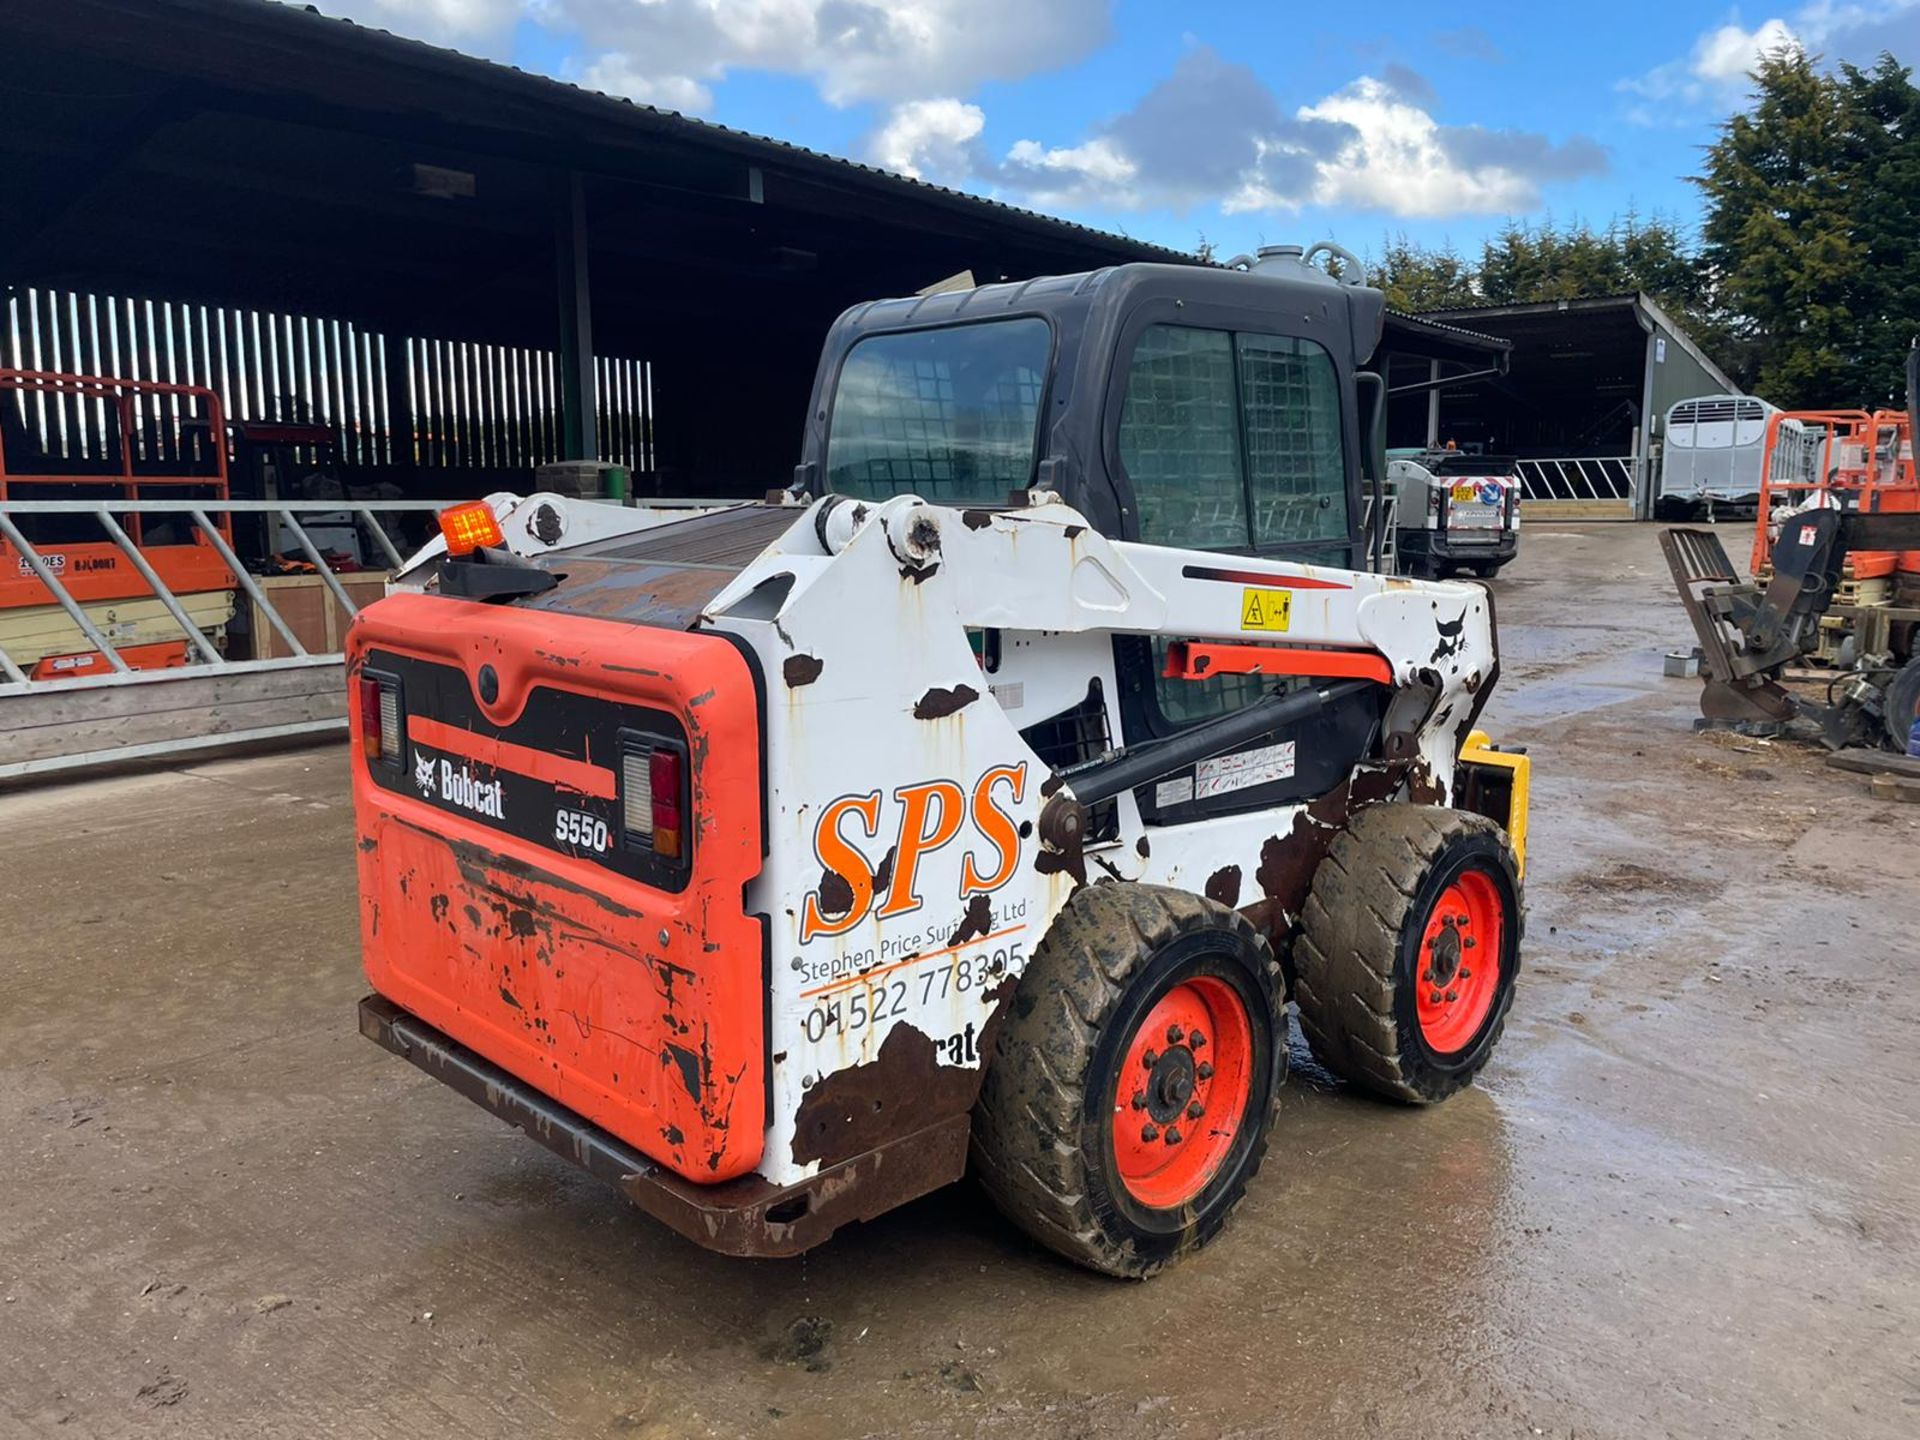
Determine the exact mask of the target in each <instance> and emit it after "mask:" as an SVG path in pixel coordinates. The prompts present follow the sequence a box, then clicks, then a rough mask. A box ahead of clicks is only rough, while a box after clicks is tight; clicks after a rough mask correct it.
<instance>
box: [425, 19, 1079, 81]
mask: <svg viewBox="0 0 1920 1440" xmlns="http://www.w3.org/2000/svg"><path fill="white" fill-rule="evenodd" d="M389 3H403V0H389ZM440 3H447V0H440ZM454 3H458V0H454ZM542 3H543V14H542V18H543V19H544V20H545V21H546V22H547V23H549V24H551V25H553V26H555V28H557V29H560V30H563V31H568V32H572V33H575V34H578V35H579V36H581V38H582V39H583V40H584V41H585V42H586V45H587V48H588V50H589V52H590V53H591V54H592V55H594V56H596V57H597V56H599V55H601V54H605V53H613V54H618V55H619V56H621V57H622V62H623V65H624V67H625V72H624V73H625V74H626V75H627V76H628V77H629V78H630V79H640V78H646V79H650V80H652V81H654V82H655V83H662V84H664V83H667V82H669V81H672V82H680V83H684V82H692V83H695V84H699V85H701V86H710V85H712V84H714V83H715V82H717V81H719V80H720V79H722V78H724V77H725V75H726V74H727V73H728V72H729V71H730V70H772V71H779V72H782V73H785V74H798V75H805V76H808V77H810V78H811V79H812V80H813V81H814V83H815V84H816V85H817V86H818V87H819V90H820V94H821V95H822V97H823V98H825V99H826V100H827V102H828V103H829V104H833V105H851V104H856V103H859V102H861V101H867V100H883V101H894V102H905V101H911V100H921V99H925V98H926V97H928V96H937V95H951V94H964V93H966V92H967V91H970V90H973V89H975V88H976V87H978V86H979V85H982V84H984V83H986V82H988V81H996V80H1019V79H1023V78H1025V77H1026V76H1028V75H1033V74H1037V73H1039V72H1041V71H1045V70H1051V69H1056V68H1058V67H1060V66H1062V65H1066V64H1070V63H1071V62H1073V61H1075V60H1078V59H1080V58H1082V57H1083V56H1085V55H1087V54H1089V53H1091V52H1092V51H1093V50H1095V49H1097V48H1099V47H1100V46H1101V45H1103V44H1105V43H1106V40H1107V38H1108V35H1109V33H1110V29H1111V26H1110V18H1111V17H1110V15H1109V8H1110V6H1109V0H1046V3H1044V4H1038V5H1036V4H1033V3H1031V0H542Z"/></svg>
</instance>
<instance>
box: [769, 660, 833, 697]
mask: <svg viewBox="0 0 1920 1440" xmlns="http://www.w3.org/2000/svg"><path fill="white" fill-rule="evenodd" d="M826 668H827V662H826V661H824V660H822V659H820V658H819V657H818V656H814V655H789V656H788V657H787V661H786V664H784V665H782V666H781V667H780V673H781V675H783V676H784V677H785V678H786V682H787V688H788V689H789V690H798V689H799V688H800V687H801V686H802V685H811V684H812V683H813V682H814V681H816V680H818V679H819V678H820V672H821V671H822V670H824V669H826Z"/></svg>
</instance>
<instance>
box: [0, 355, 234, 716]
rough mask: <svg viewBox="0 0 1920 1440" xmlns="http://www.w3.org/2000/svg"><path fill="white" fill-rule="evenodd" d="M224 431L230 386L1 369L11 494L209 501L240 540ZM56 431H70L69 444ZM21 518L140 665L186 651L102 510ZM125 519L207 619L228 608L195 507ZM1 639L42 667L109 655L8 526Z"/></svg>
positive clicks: (160, 569)
mask: <svg viewBox="0 0 1920 1440" xmlns="http://www.w3.org/2000/svg"><path fill="white" fill-rule="evenodd" d="M225 435H226V427H225V424H224V422H223V420H222V418H221V412H220V397H219V396H218V395H216V394H215V393H214V392H213V391H212V390H209V389H207V388H205V387H204V386H198V385H176V384H170V383H167V382H164V381H158V380H122V379H111V378H107V377H103V376H97V375H64V374H58V373H54V372H51V371H42V370H10V369H0V501H6V500H82V501H86V500H105V501H116V500H159V499H178V500H198V501H204V502H206V506H205V508H206V510H207V511H208V512H211V513H209V514H208V518H209V519H211V520H213V521H214V523H215V524H216V525H217V526H218V527H219V529H220V531H221V535H222V539H223V540H226V541H227V542H228V543H229V544H230V543H231V540H232V533H231V528H230V527H231V523H232V522H231V519H230V517H229V516H228V515H226V514H225V513H219V505H220V502H223V501H225V500H226V499H227V498H228V484H227V455H226V446H225V443H224V437H225ZM54 436H59V437H61V439H62V440H63V442H64V443H62V444H61V445H60V446H59V447H58V448H59V453H55V446H54V444H53V443H52V439H53V437H54ZM211 437H220V438H219V439H218V440H215V439H213V438H211ZM141 452H144V453H141ZM12 518H13V521H14V523H15V525H17V526H18V527H19V530H20V533H21V536H22V538H23V539H25V541H26V543H27V544H28V545H30V546H32V547H33V549H34V551H35V553H36V554H38V555H39V557H40V558H41V560H42V561H44V562H45V564H46V566H47V568H48V569H49V570H50V571H52V573H53V575H54V577H55V578H56V579H57V580H58V581H59V582H60V584H61V586H62V587H63V588H64V589H65V590H66V592H67V594H68V595H69V596H70V597H71V598H72V599H73V601H74V602H75V603H76V604H78V605H79V606H81V607H82V608H83V609H84V610H85V611H86V613H87V616H88V618H89V619H90V620H91V621H92V622H93V623H94V624H95V625H96V626H97V627H98V628H99V629H100V631H101V632H102V633H103V634H104V635H105V636H106V638H107V640H108V641H109V643H111V644H113V646H114V648H115V649H116V650H117V651H118V652H119V654H120V657H121V659H122V660H124V661H125V662H126V663H127V664H128V665H129V666H130V667H132V668H134V669H157V668H164V667H168V666H174V665H184V664H186V663H187V659H188V655H189V651H188V642H187V640H186V638H185V637H184V636H183V635H181V634H180V630H179V626H178V625H177V624H175V623H173V621H172V618H171V616H169V615H168V613H167V611H166V609H165V607H164V606H163V605H162V604H161V602H160V601H159V599H158V598H157V597H156V595H155V592H154V589H153V587H152V586H151V585H149V584H148V583H147V580H146V578H145V577H144V576H143V575H142V574H141V573H140V570H139V567H138V566H137V565H135V564H134V562H133V560H132V559H131V557H129V556H128V554H127V552H126V551H125V550H124V549H122V548H121V546H120V545H119V544H118V543H117V542H116V541H115V539H114V538H113V537H112V535H111V534H110V533H108V532H107V531H106V530H105V529H104V527H103V526H102V525H101V524H100V522H99V520H98V519H97V518H96V517H93V516H89V515H85V514H79V515H65V514H55V515H47V514H18V515H15V516H13V517H12ZM117 523H120V524H121V527H122V529H123V530H124V532H125V535H126V537H127V540H128V541H129V543H131V544H132V545H133V546H135V547H136V548H137V549H138V550H139V552H140V556H141V558H142V559H143V560H144V561H145V562H146V563H147V564H148V565H149V566H150V567H152V570H153V572H154V574H155V575H157V576H158V577H159V578H160V581H161V583H162V584H164V585H165V586H166V587H167V588H168V589H169V590H171V591H172V592H173V594H174V596H175V597H176V598H177V599H178V600H179V601H180V603H181V605H182V607H183V608H184V609H185V610H186V612H187V613H188V615H189V616H190V617H191V618H192V619H193V620H194V621H195V623H196V624H198V625H199V626H200V628H201V629H202V630H203V631H216V632H217V631H218V630H219V628H220V627H222V626H224V625H225V624H226V622H227V621H228V620H229V619H231V617H232V614H233V587H234V585H235V583H236V582H235V580H234V577H233V574H232V572H231V571H230V570H229V569H228V568H227V566H226V564H225V562H224V561H222V559H221V558H220V555H219V552H218V551H217V550H215V548H214V547H213V545H212V544H211V543H210V542H209V541H208V539H207V537H206V536H205V534H204V533H202V532H201V531H200V529H199V527H198V526H197V525H195V524H193V523H192V521H191V518H190V517H188V516H185V515H165V516H154V515H147V516H142V515H140V514H138V513H129V514H126V515H125V516H124V519H123V520H121V521H119V522H117ZM0 647H4V648H5V649H6V650H7V651H8V653H9V654H10V655H12V656H13V657H14V659H15V661H16V663H17V664H19V666H20V668H21V669H23V670H25V671H26V672H27V673H28V674H29V676H30V677H31V678H34V679H52V678H66V677H70V676H75V675H86V674H91V673H95V672H99V671H104V670H106V669H108V668H109V666H108V663H107V660H106V657H105V656H104V655H102V654H100V652H99V651H97V650H95V649H94V648H93V646H92V645H91V644H90V643H88V641H87V639H86V637H85V635H84V634H83V633H82V631H81V629H80V627H79V626H78V625H76V624H74V622H73V620H72V619H71V617H70V616H69V615H68V614H67V612H66V611H65V609H64V608H63V607H62V606H61V605H60V604H59V602H58V600H57V598H56V597H55V596H54V594H53V592H52V591H51V590H50V589H49V588H48V587H47V585H46V584H45V583H43V582H42V580H41V579H40V577H39V576H38V575H37V574H35V573H34V570H33V568H32V566H31V564H30V563H29V561H28V560H27V558H26V556H25V555H24V554H23V553H22V552H21V551H20V549H19V547H18V546H16V545H14V544H12V543H11V542H10V540H9V539H8V538H7V537H6V536H5V535H4V534H0Z"/></svg>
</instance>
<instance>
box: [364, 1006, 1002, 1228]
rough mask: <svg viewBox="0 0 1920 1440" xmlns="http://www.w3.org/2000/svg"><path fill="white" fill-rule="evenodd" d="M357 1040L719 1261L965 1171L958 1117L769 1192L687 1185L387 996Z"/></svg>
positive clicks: (880, 1208)
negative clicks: (487, 1114) (619, 1194)
mask: <svg viewBox="0 0 1920 1440" xmlns="http://www.w3.org/2000/svg"><path fill="white" fill-rule="evenodd" d="M360 1033H361V1034H362V1035H364V1036H366V1037H367V1039H369V1040H371V1041H373V1042H374V1043H375V1044H376V1045H379V1046H381V1047H383V1048H385V1049H387V1050H391V1051H392V1052H393V1053H394V1054H396V1055H398V1056H399V1057H400V1058H401V1059H403V1060H407V1061H409V1062H411V1063H412V1064H414V1065H416V1066H418V1067H419V1068H420V1069H421V1070H424V1071H425V1072H426V1073H427V1074H429V1075H431V1076H433V1078H434V1079H436V1080H438V1081H440V1082H441V1083H442V1084H444V1085H447V1086H450V1087H451V1088H452V1089H454V1090H457V1091H458V1092H459V1093H460V1094H462V1095H464V1096H466V1097H467V1098H468V1099H469V1100H471V1101H473V1102H474V1103H475V1104H477V1105H480V1106H482V1107H484V1108H485V1109H487V1110H490V1111H492V1112H493V1113H494V1114H495V1115H497V1116H499V1117H500V1118H501V1119H502V1120H505V1121H506V1122H507V1123H508V1124H509V1125H512V1126H514V1127H516V1128H517V1129H520V1130H523V1131H525V1132H526V1133H527V1134H528V1135H529V1136H531V1137H532V1138H533V1139H535V1140H537V1141H539V1142H540V1143H541V1144H542V1145H544V1146H546V1147H547V1149H549V1150H551V1151H553V1153H554V1154H556V1155H558V1156H560V1157H561V1158H562V1159H563V1160H568V1161H571V1162H572V1163H573V1164H575V1165H578V1166H579V1167H580V1168H581V1169H583V1170H585V1171H586V1172H587V1173H588V1174H590V1175H594V1176H597V1177H598V1178H600V1179H602V1180H605V1181H607V1182H608V1183H609V1184H612V1185H616V1186H618V1187H619V1188H620V1189H621V1190H622V1191H624V1192H625V1193H626V1196H627V1198H628V1199H630V1200H632V1201H633V1202H634V1204H636V1205H638V1206H639V1207H640V1208H641V1209H642V1210H644V1211H646V1212H647V1214H649V1215H651V1216H653V1217H654V1219H656V1220H659V1221H661V1222H663V1223H664V1224H666V1225H667V1226H669V1227H670V1228H672V1229H674V1230H677V1231H678V1232H679V1233H680V1234H682V1235H684V1236H686V1237H687V1239H689V1240H692V1241H693V1242H695V1243H696V1244H699V1245H704V1246H705V1247H706V1248H707V1249H709V1250H716V1251H718V1252H720V1253H721V1254H723V1255H742V1256H762V1257H768V1256H783V1255H798V1254H800V1253H801V1252H802V1251H804V1250H810V1249H812V1248H813V1247H814V1246H815V1245H818V1244H820V1243H821V1242H822V1241H824V1240H826V1239H827V1238H828V1237H829V1236H831V1235H832V1234H833V1232H834V1231H835V1230H837V1229H839V1228H840V1227H841V1226H842V1225H846V1224H849V1223H851V1222H853V1221H855V1220H871V1219H873V1218H874V1217H875V1216H876V1215H880V1214H884V1213H885V1212H886V1211H888V1210H891V1209H893V1208H894V1207H896V1206H898V1205H903V1204H905V1203H906V1202H907V1201H909V1200H914V1199H917V1198H919V1197H920V1196H922V1195H925V1194H927V1193H928V1192H930V1191H933V1190H937V1189H939V1188H940V1187H941V1186H943V1185H947V1184H950V1183H951V1182H953V1181H955V1180H957V1179H959V1178H960V1177H961V1175H962V1174H964V1173H965V1171H966V1164H967V1130H968V1118H967V1116H965V1115H957V1116H954V1117H953V1118H951V1119H949V1120H945V1121H942V1122H940V1123H938V1124H935V1125H930V1126H928V1127H927V1128H926V1129H924V1130H921V1131H918V1132H916V1133H914V1134H912V1135H908V1136H905V1137H903V1138H901V1139H899V1140H895V1141H892V1142H890V1143H888V1144H886V1145H883V1146H880V1147H879V1148H878V1149H875V1150H870V1151H867V1152H866V1153H865V1154H862V1155H856V1156H854V1157H853V1158H852V1159H851V1160H846V1161H843V1162H842V1163H841V1164H838V1165H835V1166H832V1167H830V1168H828V1169H824V1170H822V1171H821V1172H820V1173H819V1174H817V1175H814V1176H813V1177H811V1178H810V1179H807V1180H803V1181H801V1182H800V1183H799V1184H797V1185H789V1186H786V1187H784V1188H783V1187H779V1186H775V1185H773V1184H771V1183H770V1182H768V1181H766V1180H764V1179H762V1178H761V1177H760V1176H758V1175H743V1176H741V1177H739V1178H738V1179H735V1180H728V1181H723V1182H722V1183H720V1184H718V1185H696V1184H694V1183H693V1182H692V1181H690V1180H687V1179H685V1178H683V1177H682V1176H679V1175H676V1174H674V1173H673V1172H672V1171H670V1170H667V1169H665V1168H664V1167H662V1166H660V1165H657V1164H655V1163H654V1162H653V1161H651V1160H649V1159H648V1158H647V1157H646V1156H644V1155H642V1154H641V1153H640V1152H639V1151H638V1150H636V1149H634V1148H633V1147H632V1146H630V1145H628V1144H626V1143H625V1142H624V1141H622V1140H619V1139H617V1138H616V1137H615V1136H613V1135H610V1134H608V1133H607V1132H606V1131H605V1130H602V1129H601V1128H600V1127H599V1126H597V1125H594V1124H592V1123H591V1122H590V1121H587V1120H585V1119H583V1118H582V1117H581V1116H580V1115H578V1114H576V1113H575V1112H574V1111H572V1110H569V1109H568V1108H567V1107H566V1106H564V1105H562V1104H560V1103H558V1102H557V1101H555V1100H552V1099H550V1098H549V1097H548V1096H546V1095H543V1094H541V1093H540V1092H539V1091H538V1090H536V1089H534V1088H533V1087H532V1086H531V1085H528V1084H527V1083H525V1082H524V1081H522V1080H519V1079H517V1078H516V1077H514V1076H513V1075H510V1074H508V1073H507V1072H506V1071H505V1070H503V1069H501V1068H500V1067H499V1066H498V1065H495V1064H493V1063H492V1062H491V1061H488V1060H486V1059H483V1058H482V1057H481V1056H479V1055H477V1054H475V1053H474V1052H473V1051H471V1050H469V1049H467V1047H466V1046H464V1045H461V1044H460V1043H459V1042H458V1041H455V1040H452V1039H450V1038H448V1037H447V1036H446V1035H444V1034H442V1033H441V1032H440V1031H438V1030H436V1029H434V1028H433V1026H431V1025H429V1024H427V1022H426V1021H424V1020H422V1019H420V1018H419V1017H418V1016H416V1015H411V1014H409V1013H408V1012H407V1011H405V1010H403V1009H401V1008H400V1007H399V1006H398V1005H395V1004H394V1003H393V1002H392V1001H391V1000H388V999H387V998H385V997H384V996H381V995H368V996H366V997H365V998H364V999H362V1000H361V1002H360Z"/></svg>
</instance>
